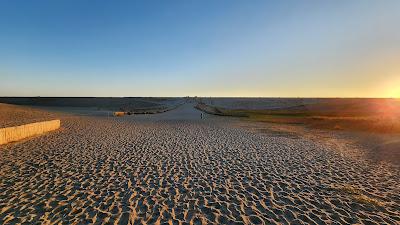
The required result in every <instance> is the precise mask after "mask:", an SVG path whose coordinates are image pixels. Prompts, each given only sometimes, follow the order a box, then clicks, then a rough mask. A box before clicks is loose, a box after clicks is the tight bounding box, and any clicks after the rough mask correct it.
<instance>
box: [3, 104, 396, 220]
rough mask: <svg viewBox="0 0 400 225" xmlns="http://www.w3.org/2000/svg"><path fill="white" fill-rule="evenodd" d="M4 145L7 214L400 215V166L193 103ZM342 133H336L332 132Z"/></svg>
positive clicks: (67, 121) (72, 119) (97, 120)
mask: <svg viewBox="0 0 400 225" xmlns="http://www.w3.org/2000/svg"><path fill="white" fill-rule="evenodd" d="M61 120H62V124H63V128H62V129H60V130H58V131H55V132H51V133H49V134H46V135H42V136H40V137H37V138H34V139H27V140H24V141H21V142H18V143H13V144H8V145H2V146H0V224H15V223H25V224H36V223H48V224H53V223H54V224H58V223H61V224H90V223H96V224H141V223H147V224H355V223H363V224H399V222H400V212H399V208H400V187H399V183H398V181H399V180H400V169H399V167H397V166H395V165H393V164H391V163H387V162H379V163H378V162H372V161H370V160H368V158H365V157H363V156H362V154H360V152H359V150H358V149H356V148H352V146H351V145H347V144H346V143H341V142H336V141H329V142H325V141H324V140H322V139H318V138H317V139H315V138H309V137H307V135H295V134H290V133H287V132H276V131H274V132H272V131H265V132H254V129H252V125H251V124H243V122H241V121H240V120H237V119H235V118H226V117H216V116H211V115H206V116H205V118H204V119H200V112H199V111H197V110H195V109H194V108H193V104H185V105H183V106H180V107H179V108H177V109H175V110H173V111H169V112H166V113H162V114H154V115H135V116H126V117H120V118H116V117H100V116H96V117H94V116H93V117H92V116H65V118H62V117H61ZM332 140H333V139H332Z"/></svg>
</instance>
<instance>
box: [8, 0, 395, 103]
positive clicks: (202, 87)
mask: <svg viewBox="0 0 400 225" xmlns="http://www.w3.org/2000/svg"><path fill="white" fill-rule="evenodd" d="M186 95H190V96H193V95H198V96H261V97H262V96H265V97H277V96H279V97H400V1H398V0H393V1H390V0H387V1H386V0H385V1H375V0H360V1H356V0H353V1H348V0H345V1H340V0H338V1H298V0H294V1H266V0H265V1H241V0H237V1H236V0H233V1H232V0H230V1H222V0H221V1H212V0H210V1H189V0H182V1H151V0H150V1H89V0H64V1H63V0H56V1H54V0H48V1H40V0H37V1H23V0H12V1H11V0H0V96H186Z"/></svg>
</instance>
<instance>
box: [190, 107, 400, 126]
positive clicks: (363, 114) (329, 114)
mask: <svg viewBox="0 0 400 225" xmlns="http://www.w3.org/2000/svg"><path fill="white" fill-rule="evenodd" d="M395 103H396V102H395ZM196 108H198V109H200V110H202V111H205V112H207V113H211V114H214V115H221V116H234V117H246V118H248V119H249V120H252V121H258V122H269V123H284V124H302V125H307V126H310V127H312V128H320V129H331V130H349V131H366V132H377V133H400V120H399V118H400V104H397V103H396V104H394V106H390V107H389V106H387V105H382V104H381V105H378V106H376V104H375V105H374V107H372V106H369V107H367V106H364V105H363V106H362V107H361V106H359V105H357V104H354V105H349V104H347V105H343V106H342V105H339V104H314V105H310V106H299V107H291V108H282V109H274V110H242V109H224V108H220V107H213V106H208V105H205V104H198V105H197V106H196ZM381 108H382V109H381ZM378 109H379V110H378ZM384 109H386V110H384Z"/></svg>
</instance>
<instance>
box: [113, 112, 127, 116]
mask: <svg viewBox="0 0 400 225" xmlns="http://www.w3.org/2000/svg"><path fill="white" fill-rule="evenodd" d="M113 115H114V116H125V112H114V113H113Z"/></svg>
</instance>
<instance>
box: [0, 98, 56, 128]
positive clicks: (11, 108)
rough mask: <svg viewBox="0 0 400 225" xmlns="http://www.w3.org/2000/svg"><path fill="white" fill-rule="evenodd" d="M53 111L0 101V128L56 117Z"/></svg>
mask: <svg viewBox="0 0 400 225" xmlns="http://www.w3.org/2000/svg"><path fill="white" fill-rule="evenodd" d="M57 116H58V115H56V114H55V113H51V112H47V111H43V110H39V109H33V108H30V107H24V106H16V105H9V104H3V103H0V128H4V127H12V126H19V125H23V124H28V123H34V122H40V121H45V120H52V119H56V118H57Z"/></svg>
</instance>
